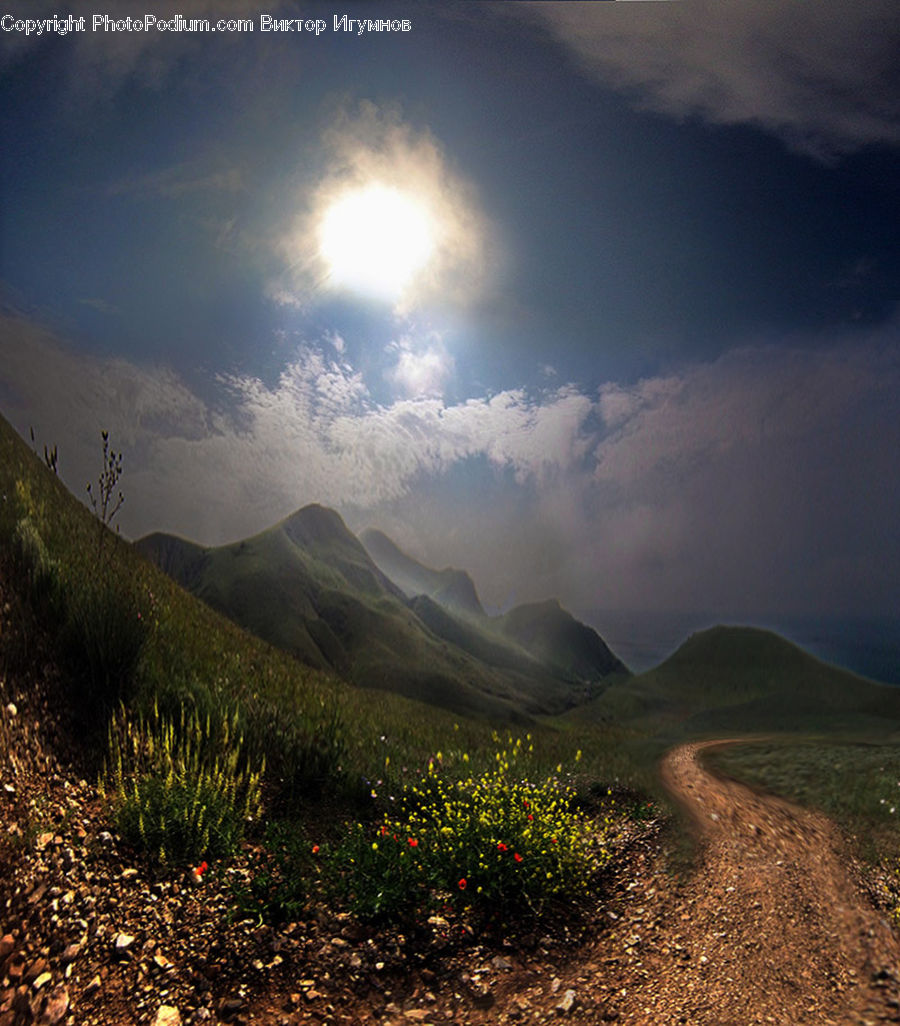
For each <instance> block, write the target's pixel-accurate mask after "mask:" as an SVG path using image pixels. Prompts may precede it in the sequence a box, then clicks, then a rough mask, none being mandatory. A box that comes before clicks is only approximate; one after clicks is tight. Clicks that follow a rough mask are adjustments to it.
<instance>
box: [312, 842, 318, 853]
mask: <svg viewBox="0 0 900 1026" xmlns="http://www.w3.org/2000/svg"><path fill="white" fill-rule="evenodd" d="M312 853H313V855H318V854H319V846H318V845H317V844H314V845H313V846H312Z"/></svg>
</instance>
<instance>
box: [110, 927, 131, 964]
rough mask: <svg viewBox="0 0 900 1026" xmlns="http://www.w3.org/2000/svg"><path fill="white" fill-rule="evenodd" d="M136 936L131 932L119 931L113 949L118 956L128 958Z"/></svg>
mask: <svg viewBox="0 0 900 1026" xmlns="http://www.w3.org/2000/svg"><path fill="white" fill-rule="evenodd" d="M134 940H135V939H134V937H132V935H131V934H130V933H117V934H116V939H115V940H114V941H113V949H114V950H115V953H116V957H117V958H126V957H127V956H128V954H129V952H130V950H131V946H132V945H133V944H134Z"/></svg>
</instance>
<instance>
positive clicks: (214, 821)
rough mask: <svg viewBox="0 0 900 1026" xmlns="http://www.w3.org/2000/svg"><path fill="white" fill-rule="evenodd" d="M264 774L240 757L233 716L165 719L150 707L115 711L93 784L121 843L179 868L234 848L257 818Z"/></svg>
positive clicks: (186, 714) (189, 712)
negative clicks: (140, 711)
mask: <svg viewBox="0 0 900 1026" xmlns="http://www.w3.org/2000/svg"><path fill="white" fill-rule="evenodd" d="M264 769H265V766H264V763H262V762H261V763H259V764H258V765H250V764H249V763H248V760H247V759H246V758H245V754H244V745H243V738H242V736H241V735H240V734H239V733H238V731H237V713H236V712H230V713H227V712H226V713H221V714H220V715H219V716H213V715H211V714H209V715H207V716H206V717H205V718H201V716H200V715H199V714H198V712H197V711H196V710H195V709H182V711H181V714H180V716H178V717H177V718H170V717H166V716H163V715H161V714H160V712H159V709H158V707H157V706H155V705H154V707H153V710H152V712H151V713H150V714H149V715H148V716H147V717H144V718H139V719H136V720H135V719H131V718H129V716H128V714H127V712H126V711H125V709H124V707H122V708H120V709H119V711H118V712H117V713H116V715H115V716H114V717H113V720H112V723H111V724H110V729H109V758H108V762H107V764H106V767H105V773H104V780H103V781H102V782H101V787H102V789H103V791H104V793H105V794H107V795H108V797H109V798H111V800H112V803H113V806H114V816H115V822H116V826H117V827H118V829H119V831H120V832H121V833H122V835H123V837H124V838H125V839H126V840H128V841H129V842H130V843H132V844H133V845H135V847H137V848H140V849H141V850H143V851H144V852H146V853H147V854H148V855H149V856H150V857H151V858H152V859H155V860H157V861H158V862H160V863H161V864H163V865H178V864H185V865H186V864H188V863H190V862H193V861H200V860H201V859H203V858H206V859H214V858H221V857H223V856H225V855H228V854H230V853H231V852H233V851H234V850H235V848H236V847H237V845H238V843H239V842H240V840H241V838H242V836H243V833H244V829H245V826H246V825H247V823H248V822H249V821H251V820H253V819H256V818H258V817H259V814H260V809H261V778H262V774H263V772H264Z"/></svg>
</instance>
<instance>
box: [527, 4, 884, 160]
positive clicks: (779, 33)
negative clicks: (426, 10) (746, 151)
mask: <svg viewBox="0 0 900 1026" xmlns="http://www.w3.org/2000/svg"><path fill="white" fill-rule="evenodd" d="M516 13H517V14H519V15H520V16H521V15H525V16H528V17H531V18H537V19H539V20H540V21H541V22H543V23H544V24H545V25H546V26H547V27H548V28H549V29H550V30H551V31H552V32H553V33H554V34H555V35H556V36H557V37H558V38H559V39H560V40H561V41H562V42H563V43H564V44H565V45H566V47H568V48H569V49H570V50H571V51H572V52H573V54H574V55H575V56H576V58H577V60H578V61H579V62H580V63H581V64H582V66H583V67H584V68H585V69H586V70H587V72H588V73H590V74H591V75H594V76H596V77H597V78H599V79H600V80H602V81H603V82H606V83H609V84H611V85H613V86H616V87H618V88H620V89H622V90H625V91H626V92H628V93H630V94H631V95H632V96H634V97H635V99H636V101H637V102H638V104H639V105H642V106H645V107H647V108H650V109H653V110H657V111H661V112H663V113H666V114H671V115H674V116H676V117H687V116H694V115H697V116H700V117H702V118H705V119H707V120H709V121H711V122H713V123H718V124H751V125H757V126H759V127H760V128H763V129H765V130H766V131H770V132H773V133H775V134H776V135H778V136H780V137H781V138H782V139H784V140H785V141H786V142H787V143H788V145H789V146H791V147H793V148H794V149H796V150H799V151H802V152H805V153H809V154H812V155H814V156H816V157H820V158H826V159H827V158H832V157H834V156H836V155H839V154H842V153H847V152H851V151H853V150H856V149H858V148H859V147H861V146H865V145H867V144H870V143H882V142H884V143H890V144H893V145H896V144H898V143H900V88H898V85H900V75H898V64H897V59H896V55H897V51H898V48H900V9H898V6H897V4H896V2H895V0H867V2H866V3H853V2H849V0H836V2H832V3H829V4H828V5H827V7H826V6H823V5H821V4H815V3H783V2H782V0H746V2H742V3H722V2H721V0H682V2H678V3H668V4H560V3H545V2H538V3H529V4H520V5H516Z"/></svg>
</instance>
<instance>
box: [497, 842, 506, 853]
mask: <svg viewBox="0 0 900 1026" xmlns="http://www.w3.org/2000/svg"><path fill="white" fill-rule="evenodd" d="M497 851H506V845H505V844H504V843H503V842H502V841H498V842H497Z"/></svg>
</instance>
